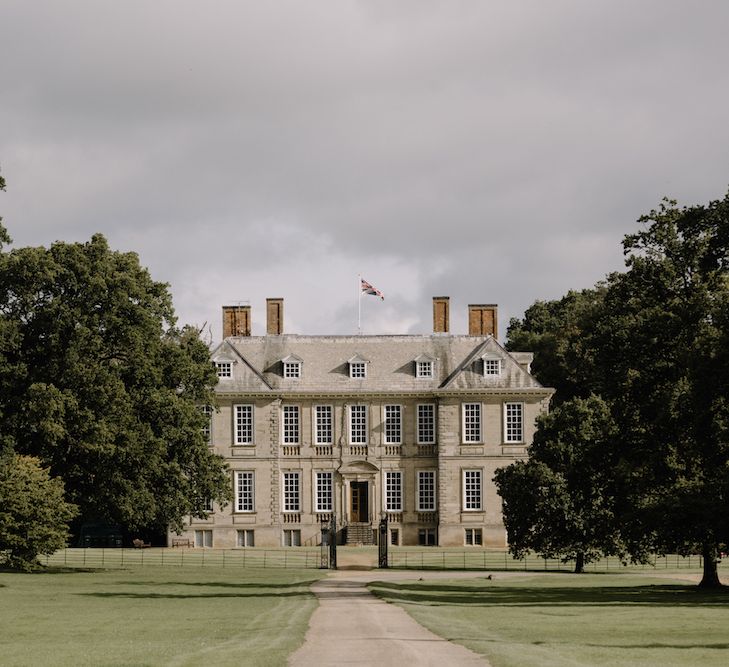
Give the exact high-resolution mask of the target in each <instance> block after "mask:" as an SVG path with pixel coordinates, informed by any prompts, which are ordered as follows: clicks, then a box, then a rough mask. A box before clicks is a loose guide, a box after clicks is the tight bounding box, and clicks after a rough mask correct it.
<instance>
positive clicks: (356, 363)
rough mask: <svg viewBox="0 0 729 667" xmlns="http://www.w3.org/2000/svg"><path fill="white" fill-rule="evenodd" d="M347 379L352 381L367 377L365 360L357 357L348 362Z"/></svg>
mask: <svg viewBox="0 0 729 667" xmlns="http://www.w3.org/2000/svg"><path fill="white" fill-rule="evenodd" d="M348 363H349V377H351V378H353V379H360V380H361V379H363V378H366V377H367V359H363V358H362V357H360V356H359V355H356V356H354V357H352V358H351V359H350V360H349V362H348Z"/></svg>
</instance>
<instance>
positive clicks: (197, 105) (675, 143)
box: [0, 0, 729, 333]
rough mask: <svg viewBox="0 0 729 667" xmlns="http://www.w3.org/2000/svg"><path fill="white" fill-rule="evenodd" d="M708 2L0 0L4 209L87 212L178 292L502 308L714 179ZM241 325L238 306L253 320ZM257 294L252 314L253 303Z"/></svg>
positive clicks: (555, 289)
mask: <svg viewBox="0 0 729 667" xmlns="http://www.w3.org/2000/svg"><path fill="white" fill-rule="evenodd" d="M728 19H729V7H727V5H726V4H725V3H723V2H716V1H714V2H706V3H702V6H701V11H698V10H696V9H695V8H693V7H691V6H689V5H687V4H686V3H683V2H665V1H660V2H658V1H657V0H656V1H654V2H644V3H639V4H635V3H628V2H607V1H604V2H591V3H584V2H577V1H576V0H571V1H568V0H564V1H561V2H553V3H542V2H536V1H534V2H529V1H524V2H505V1H504V2H489V3H473V2H465V1H458V2H453V1H449V2H445V1H438V0H432V1H418V2H415V1H403V2H397V3H392V2H386V1H384V0H378V1H371V0H370V1H367V2H355V1H353V0H352V1H347V0H331V1H322V2H317V3H300V2H294V1H274V2H269V3H253V2H232V0H231V1H222V0H221V1H220V2H216V3H215V4H214V5H213V6H210V5H202V4H200V3H192V2H180V1H175V2H172V1H171V0H167V1H159V2H154V3H143V2H134V1H130V2H126V3H123V4H120V3H111V2H91V1H87V2H81V1H73V0H70V1H69V2H64V3H62V4H59V3H54V2H49V1H43V0H41V1H39V2H33V3H27V2H19V1H9V2H6V3H5V5H4V16H3V22H2V24H1V25H0V56H1V57H2V62H3V63H6V64H7V65H8V66H6V67H4V68H3V69H2V71H1V72H0V86H2V90H3V98H4V99H3V105H2V107H1V108H0V123H1V124H2V125H1V126H2V127H3V130H4V132H3V133H2V136H0V167H1V168H2V172H3V175H4V176H5V178H6V180H7V182H8V191H7V193H5V194H3V196H2V199H0V206H2V209H3V210H2V215H3V217H4V218H5V222H6V224H7V226H8V227H9V229H10V231H11V233H12V235H13V237H14V238H15V240H16V243H17V244H41V243H49V242H51V241H53V240H55V239H64V240H83V239H87V238H88V237H90V236H91V234H93V233H94V232H97V231H101V232H103V233H104V234H106V235H107V237H109V239H110V241H111V243H112V245H113V246H114V247H118V248H120V249H123V250H129V249H132V250H136V251H137V252H139V254H140V257H141V258H142V261H143V262H145V263H146V264H147V265H149V267H150V269H151V271H152V274H153V275H154V276H155V277H156V278H158V279H160V280H165V281H169V282H170V283H171V285H172V289H173V294H174V297H175V303H176V305H177V309H178V311H179V314H180V317H181V318H182V319H184V320H189V321H194V322H197V323H201V322H202V321H205V320H208V321H213V322H215V323H216V326H217V322H218V320H219V307H220V305H222V303H223V302H226V301H228V300H230V299H234V300H236V299H249V300H251V301H252V303H259V304H261V305H260V306H259V307H258V308H257V309H256V310H254V313H255V312H259V313H261V314H262V313H263V300H264V299H265V297H266V296H272V295H273V296H276V295H279V296H285V297H286V298H287V301H286V309H287V310H286V313H287V315H286V316H287V324H288V323H290V324H291V327H292V330H296V331H300V332H303V333H327V332H342V333H343V332H347V331H349V330H351V309H352V307H353V306H352V305H351V300H352V295H351V285H352V284H355V282H356V274H357V272H358V271H362V272H363V273H366V277H367V279H368V280H370V281H371V282H373V283H374V284H376V285H377V286H378V287H380V289H383V291H385V292H386V293H387V294H388V299H387V300H386V301H385V302H384V305H382V304H379V307H378V308H374V306H375V305H376V304H368V310H367V320H366V321H367V326H368V327H369V328H370V329H369V330H370V331H372V332H383V331H388V332H393V333H404V332H407V331H410V332H414V331H424V332H427V331H429V330H430V326H431V322H430V297H431V296H432V295H434V294H449V295H450V296H451V297H452V298H453V302H452V311H451V312H452V314H453V317H454V318H455V319H454V329H455V326H456V325H458V326H462V328H463V330H465V324H464V323H465V311H464V308H465V305H467V302H469V301H471V302H473V301H498V302H499V303H500V304H501V311H500V313H501V314H500V321H501V323H502V325H503V324H505V322H506V318H507V317H508V316H510V315H519V314H520V311H521V310H523V308H525V307H526V306H528V305H529V303H531V302H532V301H533V300H534V299H536V298H556V297H558V296H560V295H561V294H562V293H564V292H565V291H566V290H567V289H569V288H570V287H572V288H582V287H586V286H589V285H591V284H592V283H594V281H595V280H599V279H600V278H601V277H602V276H604V274H605V273H607V272H609V271H612V270H615V269H618V268H620V266H621V256H620V240H621V238H622V235H623V234H625V233H627V232H629V231H631V230H632V229H634V228H635V223H634V221H635V219H636V218H637V217H638V216H639V215H640V214H641V213H643V212H645V211H647V210H649V209H650V208H652V207H654V206H655V205H656V204H657V203H658V202H659V201H660V198H661V197H662V196H664V195H671V196H675V197H677V198H679V199H680V200H681V201H683V202H685V203H694V202H703V201H707V200H709V199H712V198H717V197H720V196H722V195H723V193H724V191H725V189H726V187H727V182H729V178H728V177H727V173H728V172H729V170H728V167H729V164H728V162H729V158H728V157H727V156H729V137H728V136H727V133H726V131H725V127H724V126H725V119H726V117H727V112H729V87H728V86H727V85H726V74H725V71H724V70H725V63H726V62H727V60H728V59H729V44H728V43H727V40H726V39H725V36H724V34H723V33H724V26H726V24H727V20H728ZM258 323H259V325H260V321H259V322H258ZM255 324H256V315H255V314H254V326H255Z"/></svg>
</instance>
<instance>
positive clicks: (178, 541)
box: [172, 537, 192, 547]
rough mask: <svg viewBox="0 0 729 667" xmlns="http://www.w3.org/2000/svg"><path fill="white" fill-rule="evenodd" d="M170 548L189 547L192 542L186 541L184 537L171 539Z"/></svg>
mask: <svg viewBox="0 0 729 667" xmlns="http://www.w3.org/2000/svg"><path fill="white" fill-rule="evenodd" d="M172 546H173V547H191V546H192V540H188V539H187V538H186V537H173V538H172Z"/></svg>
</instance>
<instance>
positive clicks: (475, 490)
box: [463, 470, 481, 510]
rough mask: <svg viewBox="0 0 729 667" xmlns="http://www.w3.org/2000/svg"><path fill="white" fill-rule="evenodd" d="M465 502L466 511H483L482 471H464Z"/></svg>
mask: <svg viewBox="0 0 729 667" xmlns="http://www.w3.org/2000/svg"><path fill="white" fill-rule="evenodd" d="M463 486H464V489H463V500H464V509H467V510H480V509H481V471H480V470H464V471H463Z"/></svg>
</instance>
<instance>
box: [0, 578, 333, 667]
mask: <svg viewBox="0 0 729 667" xmlns="http://www.w3.org/2000/svg"><path fill="white" fill-rule="evenodd" d="M322 574H323V573H320V572H318V571H316V570H306V571H304V570H253V569H246V570H242V569H241V570H229V569H226V570H223V569H220V568H210V567H205V568H172V567H164V568H159V567H145V568H144V569H138V568H135V569H126V570H96V571H85V570H81V569H75V570H67V571H63V570H55V571H54V570H51V571H48V572H43V573H38V574H15V573H9V572H0V600H2V604H0V628H1V629H2V630H1V631H0V664H2V665H4V666H6V665H7V666H9V665H34V666H35V665H99V666H101V665H200V664H210V665H216V667H217V666H219V665H241V664H255V665H284V664H286V657H287V656H288V654H289V653H291V652H292V651H294V650H295V649H296V648H297V647H298V646H299V645H300V644H301V643H302V642H303V639H304V634H305V633H306V628H307V626H308V622H309V616H310V615H311V613H312V611H313V610H314V609H315V607H316V600H315V598H314V596H313V595H312V594H311V593H310V592H309V590H308V587H309V585H310V583H311V582H312V581H314V580H315V579H317V578H319V577H320V576H322Z"/></svg>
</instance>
